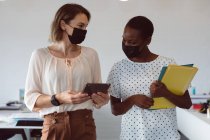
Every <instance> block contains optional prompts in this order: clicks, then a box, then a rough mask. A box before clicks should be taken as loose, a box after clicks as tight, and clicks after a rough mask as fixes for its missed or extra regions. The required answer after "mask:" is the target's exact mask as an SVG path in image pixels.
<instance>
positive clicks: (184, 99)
mask: <svg viewBox="0 0 210 140" xmlns="http://www.w3.org/2000/svg"><path fill="white" fill-rule="evenodd" d="M165 98H167V99H168V100H169V101H171V102H172V103H173V104H175V105H176V106H178V107H180V108H186V109H189V108H190V107H191V106H192V102H191V99H190V96H189V93H188V91H186V92H185V94H184V95H182V96H178V95H175V94H173V93H171V92H170V91H168V93H167V94H166V96H165Z"/></svg>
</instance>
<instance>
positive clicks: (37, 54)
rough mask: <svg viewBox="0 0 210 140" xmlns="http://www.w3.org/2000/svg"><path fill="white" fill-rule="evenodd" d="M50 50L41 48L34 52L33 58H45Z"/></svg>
mask: <svg viewBox="0 0 210 140" xmlns="http://www.w3.org/2000/svg"><path fill="white" fill-rule="evenodd" d="M47 54H48V50H47V48H39V49H36V50H34V51H33V52H32V56H34V57H44V56H47Z"/></svg>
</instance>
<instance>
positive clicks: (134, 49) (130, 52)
mask: <svg viewBox="0 0 210 140" xmlns="http://www.w3.org/2000/svg"><path fill="white" fill-rule="evenodd" d="M122 50H123V51H124V53H125V55H126V56H127V57H128V58H133V57H137V56H138V55H139V45H136V46H126V45H125V44H124V43H123V42H122Z"/></svg>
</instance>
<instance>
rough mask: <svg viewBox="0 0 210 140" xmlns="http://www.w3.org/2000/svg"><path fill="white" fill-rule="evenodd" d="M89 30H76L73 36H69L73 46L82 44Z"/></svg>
mask: <svg viewBox="0 0 210 140" xmlns="http://www.w3.org/2000/svg"><path fill="white" fill-rule="evenodd" d="M86 33H87V30H82V29H78V28H74V30H73V33H72V35H68V37H69V40H70V42H71V43H72V44H80V43H82V42H83V41H84V40H85V35H86Z"/></svg>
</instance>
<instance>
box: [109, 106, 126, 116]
mask: <svg viewBox="0 0 210 140" xmlns="http://www.w3.org/2000/svg"><path fill="white" fill-rule="evenodd" d="M112 114H113V115H115V116H119V115H122V114H124V113H123V112H122V111H120V110H119V109H115V108H114V107H112Z"/></svg>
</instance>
